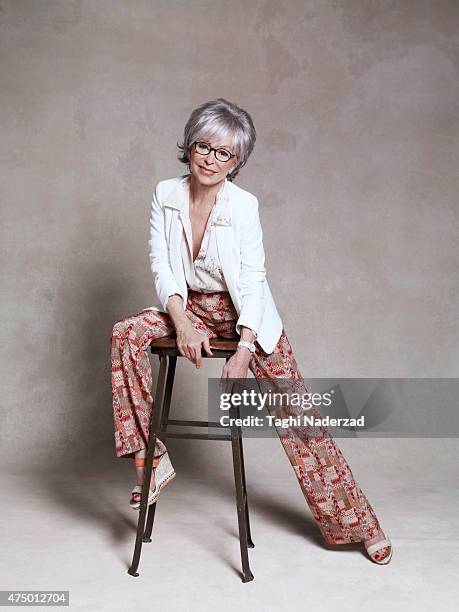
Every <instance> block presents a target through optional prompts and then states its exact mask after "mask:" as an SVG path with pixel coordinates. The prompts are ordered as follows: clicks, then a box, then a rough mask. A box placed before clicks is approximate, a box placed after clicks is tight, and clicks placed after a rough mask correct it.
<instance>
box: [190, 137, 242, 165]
mask: <svg viewBox="0 0 459 612" xmlns="http://www.w3.org/2000/svg"><path fill="white" fill-rule="evenodd" d="M193 144H194V149H195V151H196V153H199V155H209V153H210V152H211V151H214V153H215V159H218V161H220V162H228V161H229V160H230V159H231V158H232V157H236V155H235V154H233V153H231V152H230V151H228V150H227V149H214V148H213V147H211V146H210V145H208V144H207V142H194V143H193Z"/></svg>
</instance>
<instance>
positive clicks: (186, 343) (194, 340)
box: [176, 322, 212, 368]
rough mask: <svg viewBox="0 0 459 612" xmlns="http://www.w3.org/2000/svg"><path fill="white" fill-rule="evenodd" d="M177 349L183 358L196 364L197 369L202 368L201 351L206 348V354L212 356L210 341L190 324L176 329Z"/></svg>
mask: <svg viewBox="0 0 459 612" xmlns="http://www.w3.org/2000/svg"><path fill="white" fill-rule="evenodd" d="M176 333H177V348H178V350H179V351H180V354H181V355H182V356H183V357H186V358H187V359H189V360H190V361H191V362H192V363H194V364H196V368H200V367H201V360H202V355H201V350H202V347H204V350H205V351H206V353H207V354H208V355H210V356H212V351H211V349H210V340H209V338H208V336H206V335H205V334H201V333H200V332H198V331H196V329H195V328H194V327H193V325H192V324H191V323H190V322H188V323H186V324H184V325H180V326H179V327H177V328H176Z"/></svg>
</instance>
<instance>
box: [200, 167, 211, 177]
mask: <svg viewBox="0 0 459 612" xmlns="http://www.w3.org/2000/svg"><path fill="white" fill-rule="evenodd" d="M199 168H200V169H201V170H202V172H204V174H208V175H210V174H215V172H214V171H213V170H207V169H206V168H204V167H203V166H199Z"/></svg>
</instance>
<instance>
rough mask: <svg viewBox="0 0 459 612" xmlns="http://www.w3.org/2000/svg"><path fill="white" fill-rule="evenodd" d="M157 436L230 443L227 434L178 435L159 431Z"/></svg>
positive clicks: (229, 437) (178, 433) (173, 432)
mask: <svg viewBox="0 0 459 612" xmlns="http://www.w3.org/2000/svg"><path fill="white" fill-rule="evenodd" d="M158 436H159V437H160V438H182V439H189V440H225V441H228V442H231V436H230V435H229V434H227V435H224V434H213V433H208V434H205V433H202V434H199V433H180V432H175V431H160V432H159V434H158Z"/></svg>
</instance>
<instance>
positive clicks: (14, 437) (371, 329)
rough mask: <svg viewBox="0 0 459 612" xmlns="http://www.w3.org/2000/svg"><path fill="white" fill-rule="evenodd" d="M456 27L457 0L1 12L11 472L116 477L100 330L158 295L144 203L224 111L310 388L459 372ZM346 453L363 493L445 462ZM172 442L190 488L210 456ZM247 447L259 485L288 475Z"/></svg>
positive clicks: (186, 404)
mask: <svg viewBox="0 0 459 612" xmlns="http://www.w3.org/2000/svg"><path fill="white" fill-rule="evenodd" d="M458 22H459V5H458V3H457V2H455V1H454V0H451V1H449V2H448V1H446V0H444V1H433V0H432V1H430V2H429V1H419V2H411V1H406V2H403V1H399V2H397V1H381V2H369V1H365V0H348V1H344V0H343V1H337V0H335V1H331V0H320V1H319V0H317V1H289V2H285V1H282V2H281V1H273V0H270V1H249V2H247V1H244V2H242V1H240V0H231V2H223V1H222V2H220V1H217V2H215V1H214V0H213V1H190V2H184V1H182V2H181V1H178V0H164V1H155V2H147V1H138V0H137V1H134V2H122V1H119V0H116V1H115V0H112V1H108V0H107V1H101V0H99V1H97V2H92V1H89V0H88V1H74V2H63V1H62V2H57V1H54V2H53V1H33V0H30V1H25V0H22V1H21V0H19V1H13V0H10V1H2V2H1V3H0V23H1V25H0V62H1V116H2V119H1V121H2V125H1V139H0V147H1V160H2V166H1V167H2V170H1V172H2V176H1V185H2V205H1V212H2V224H1V227H2V235H1V245H2V252H3V262H4V263H3V276H2V326H1V327H2V337H1V341H2V345H1V346H2V357H3V366H2V395H1V397H2V402H1V404H2V406H1V409H2V417H1V424H2V455H1V461H2V465H3V466H4V467H5V468H6V469H10V470H12V471H14V470H16V469H19V468H22V467H23V466H26V465H27V466H31V465H34V466H41V467H44V468H46V469H55V466H56V465H59V466H65V465H68V466H69V467H71V466H81V465H87V464H88V462H97V463H98V464H101V463H103V462H107V463H108V464H110V465H112V466H116V468H121V465H120V462H117V461H116V459H115V454H114V439H113V421H112V412H111V387H110V359H109V357H110V356H109V348H110V334H111V329H112V326H113V324H114V322H115V321H116V320H117V319H120V318H124V317H125V316H128V315H129V314H133V313H135V312H138V311H139V310H141V309H142V308H144V307H146V306H149V305H152V304H154V303H155V302H156V296H155V295H154V289H153V280H152V277H151V272H150V268H149V262H148V253H147V241H148V214H149V204H150V198H151V193H152V189H153V186H154V184H155V183H156V182H157V181H159V180H161V179H164V178H169V177H173V176H176V175H177V174H179V173H182V172H183V171H184V170H185V166H183V165H181V164H180V163H179V162H178V161H177V159H176V155H177V149H176V142H177V140H179V139H180V138H181V134H182V130H183V126H184V123H185V121H186V119H187V118H188V116H189V113H190V112H191V110H192V109H193V108H195V107H196V106H197V105H198V104H200V103H202V102H204V101H206V100H209V99H212V98H216V97H219V96H223V97H225V98H228V99H229V100H232V101H234V102H236V103H237V104H239V105H241V106H242V107H244V108H245V109H247V110H248V111H249V112H250V113H251V115H252V117H253V120H254V122H255V125H256V128H257V132H258V140H257V144H256V148H255V151H254V153H253V155H252V158H251V159H250V160H249V163H248V165H247V166H246V168H245V169H244V170H243V171H242V172H241V174H240V176H239V177H238V179H237V184H239V185H240V186H241V187H243V188H245V189H248V190H249V191H251V192H253V193H254V194H255V195H257V197H258V198H259V201H260V205H261V218H262V224H263V230H264V244H265V250H266V256H267V270H268V278H269V282H270V285H271V288H272V291H273V294H274V298H275V300H276V302H277V305H278V309H279V312H280V314H281V316H282V318H283V321H284V324H285V328H286V330H287V334H288V336H289V338H290V340H291V343H292V345H293V348H294V350H295V354H296V358H297V360H298V363H299V365H300V368H301V370H302V372H303V374H304V376H305V377H320V376H343V377H344V376H348V377H351V376H352V377H358V376H367V377H373V376H379V377H383V376H392V377H395V376H397V377H402V376H413V377H424V376H440V377H446V376H458V374H459V357H458V351H457V347H458V340H459V332H458V329H459V327H458V324H457V313H458V302H459V300H458V285H459V282H458V274H457V270H458V268H459V254H458V243H457V237H458V229H459V227H458V218H459V217H458V201H457V193H458V189H459V180H458V173H457V166H458V148H459V145H458V129H457V128H458V116H459V115H458V111H459V81H458V70H459V56H458V43H459V38H458ZM222 365H223V362H222V363H219V364H206V367H205V369H204V370H203V371H201V372H200V373H199V374H198V373H195V370H194V369H193V367H192V366H191V364H189V363H180V365H179V367H178V374H177V386H176V395H175V398H176V401H177V405H180V406H181V408H180V409H178V410H177V413H176V414H179V413H181V414H187V415H199V414H205V410H206V380H207V376H206V374H207V375H215V376H218V375H219V373H220V370H221V367H222ZM154 368H155V371H156V363H155V364H154ZM190 389H191V390H192V391H193V393H190ZM341 445H342V446H343V447H345V448H346V453H347V455H348V457H349V459H350V461H351V464H352V465H353V466H354V467H355V469H356V471H357V473H359V467H358V466H359V461H360V462H361V463H360V465H361V466H362V468H361V469H363V465H364V464H365V465H366V464H367V457H366V453H367V452H368V450H369V448H372V449H373V451H374V452H375V456H374V458H373V459H370V460H369V462H368V463H369V465H373V466H374V468H373V470H372V471H371V473H372V474H373V475H374V476H375V481H374V483H373V485H371V483H369V482H368V481H366V483H363V484H364V485H365V486H364V489H365V490H367V491H368V490H369V489H370V487H371V486H373V487H374V490H375V491H376V490H377V489H378V487H379V486H380V485H378V482H379V483H380V481H381V479H382V478H383V477H384V476H385V475H386V474H387V475H388V476H389V475H391V474H393V473H394V469H395V470H396V469H397V466H399V465H400V459H402V460H403V462H406V463H407V464H408V466H407V468H406V469H407V470H410V469H412V470H413V471H414V470H415V469H416V468H418V469H419V468H421V469H422V468H423V466H424V467H425V468H426V469H431V458H432V457H433V456H436V457H437V458H440V457H439V454H438V449H439V448H441V450H442V455H441V457H443V458H444V459H445V460H446V461H447V460H448V457H450V458H451V457H454V456H455V453H456V449H457V441H456V440H440V441H439V440H437V441H413V440H412V441H408V440H401V441H400V440H398V441H397V440H392V441H391V440H372V441H355V442H353V441H349V440H346V441H343V442H342V444H341ZM421 447H422V452H419V455H417V459H416V462H417V463H416V465H415V464H414V461H413V455H410V453H412V452H416V453H417V452H418V450H419V451H421ZM170 448H171V454H172V456H173V459H174V461H175V463H176V465H177V469H178V471H179V470H182V471H183V470H188V472H189V473H190V475H193V474H201V472H200V469H201V468H203V467H205V466H207V465H208V464H209V463H212V464H214V461H215V464H214V465H213V467H212V469H214V470H216V469H217V466H219V462H220V461H221V460H222V459H221V457H222V456H223V455H222V454H221V453H219V451H221V447H218V445H217V443H215V444H207V443H202V442H193V441H192V442H188V441H171V442H170ZM249 448H250V452H249V455H250V457H251V459H249V461H248V469H249V470H252V474H261V473H262V472H263V471H264V470H265V468H266V464H265V465H263V462H262V461H261V460H260V459H262V458H269V459H270V461H271V463H270V464H269V465H270V467H269V470H270V471H268V477H269V478H271V476H272V475H273V474H283V475H284V474H287V473H288V471H289V470H290V467H289V466H288V464H287V462H286V460H285V457H284V456H283V450H282V448H281V445H280V444H279V443H278V441H277V440H271V441H266V442H265V443H260V442H258V443H254V442H249ZM227 453H228V454H227V459H228V460H229V449H227ZM225 456H226V455H225ZM127 467H128V466H127V465H125V469H127ZM130 469H131V466H129V470H130ZM129 473H130V474H131V478H132V473H131V472H129ZM291 478H293V475H291ZM386 482H387V481H386ZM126 483H127V484H126V486H128V484H129V483H128V481H127V480H126ZM126 490H127V489H126ZM370 492H371V491H370Z"/></svg>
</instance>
